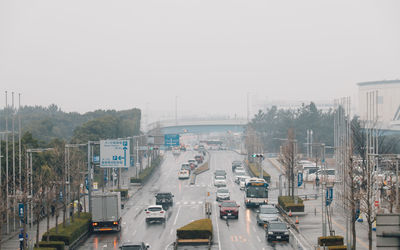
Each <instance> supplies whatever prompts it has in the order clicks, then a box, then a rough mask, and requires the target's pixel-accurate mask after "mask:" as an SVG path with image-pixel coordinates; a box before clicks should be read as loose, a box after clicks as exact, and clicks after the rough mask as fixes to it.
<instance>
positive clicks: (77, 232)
mask: <svg viewBox="0 0 400 250" xmlns="http://www.w3.org/2000/svg"><path fill="white" fill-rule="evenodd" d="M90 220H91V215H90V214H89V213H80V216H78V214H76V215H75V216H74V222H71V223H70V224H69V225H66V226H65V227H63V226H62V223H60V224H59V225H58V233H56V229H55V228H52V229H50V232H49V236H50V240H51V241H63V242H64V243H65V245H67V246H68V245H70V244H71V243H73V242H74V241H75V240H77V239H79V238H80V237H81V236H82V235H83V234H85V233H86V232H88V230H89V225H90ZM46 238H47V232H46V233H44V234H43V236H42V240H43V241H45V240H46Z"/></svg>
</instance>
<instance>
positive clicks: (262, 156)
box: [252, 154, 264, 159]
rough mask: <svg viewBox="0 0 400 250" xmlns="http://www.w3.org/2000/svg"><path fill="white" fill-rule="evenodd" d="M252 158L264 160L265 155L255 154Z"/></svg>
mask: <svg viewBox="0 0 400 250" xmlns="http://www.w3.org/2000/svg"><path fill="white" fill-rule="evenodd" d="M252 157H253V158H261V159H264V155H263V154H253V155H252Z"/></svg>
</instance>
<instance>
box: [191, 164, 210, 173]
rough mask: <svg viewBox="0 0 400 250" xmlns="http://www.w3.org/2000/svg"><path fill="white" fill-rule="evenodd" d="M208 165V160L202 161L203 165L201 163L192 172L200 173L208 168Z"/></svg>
mask: <svg viewBox="0 0 400 250" xmlns="http://www.w3.org/2000/svg"><path fill="white" fill-rule="evenodd" d="M209 169H210V168H209V166H208V162H206V163H204V164H203V165H201V166H200V167H198V168H196V170H194V172H193V173H194V174H201V173H203V172H205V171H207V170H209Z"/></svg>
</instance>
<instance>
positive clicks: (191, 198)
mask: <svg viewBox="0 0 400 250" xmlns="http://www.w3.org/2000/svg"><path fill="white" fill-rule="evenodd" d="M194 155H195V152H192V151H188V152H185V153H182V154H181V155H180V156H179V157H174V156H173V155H172V154H171V153H170V152H168V153H166V155H165V160H164V162H163V164H162V166H161V167H160V168H159V169H158V170H157V171H156V172H155V173H154V174H153V176H152V178H151V179H150V180H149V181H148V182H147V183H146V185H144V187H143V188H142V189H141V190H139V191H138V192H137V193H136V194H135V195H134V197H132V198H131V199H130V201H129V202H128V204H127V205H126V207H125V209H124V210H123V223H122V230H121V232H120V233H98V234H93V235H91V236H90V237H89V238H88V239H87V240H86V241H85V243H84V244H83V245H82V246H81V247H80V248H79V249H82V250H83V249H118V246H119V244H120V243H122V242H125V241H144V242H146V243H149V244H150V246H151V249H171V247H169V246H170V245H171V243H172V242H173V241H174V240H175V239H176V229H177V228H179V227H181V226H184V225H186V224H187V223H189V222H191V221H193V220H196V219H202V218H204V217H205V213H204V203H205V202H206V201H208V200H209V201H211V202H212V204H213V211H212V222H213V229H214V245H213V249H238V250H239V249H291V246H290V245H289V244H288V243H285V242H283V243H267V241H266V240H265V232H264V229H263V228H262V227H259V226H257V224H256V213H255V211H253V210H251V209H246V208H245V206H244V204H243V200H244V199H243V191H241V190H240V189H239V187H238V185H236V184H235V183H234V182H233V175H232V171H231V162H232V161H233V160H242V156H240V155H239V154H237V153H235V152H231V151H211V152H210V168H211V169H210V171H207V172H205V173H203V174H201V175H199V176H197V180H196V184H195V185H189V181H188V180H178V177H177V172H178V170H179V168H180V165H181V164H182V163H183V162H186V161H187V160H188V159H190V158H194ZM215 169H225V170H226V172H227V173H228V177H227V185H228V188H229V190H230V191H231V199H234V200H236V201H237V202H239V204H241V207H240V211H239V219H238V220H235V219H230V220H229V221H228V223H227V222H226V221H225V220H222V219H220V218H219V213H218V209H219V207H218V203H217V202H216V201H215V190H216V188H215V187H214V186H213V181H212V180H213V179H212V178H213V172H214V170H215ZM159 191H163V192H165V191H166V192H172V193H173V194H174V195H175V197H174V206H173V207H171V208H170V209H169V210H168V212H167V215H168V216H167V221H166V223H165V224H150V225H146V223H145V213H144V211H143V210H144V209H145V208H146V207H147V206H148V205H150V204H154V202H155V198H154V194H155V193H156V192H159ZM208 192H210V196H209V197H207V193H208Z"/></svg>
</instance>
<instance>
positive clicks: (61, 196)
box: [60, 191, 63, 201]
mask: <svg viewBox="0 0 400 250" xmlns="http://www.w3.org/2000/svg"><path fill="white" fill-rule="evenodd" d="M62 200H63V192H62V191H60V201H62Z"/></svg>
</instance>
